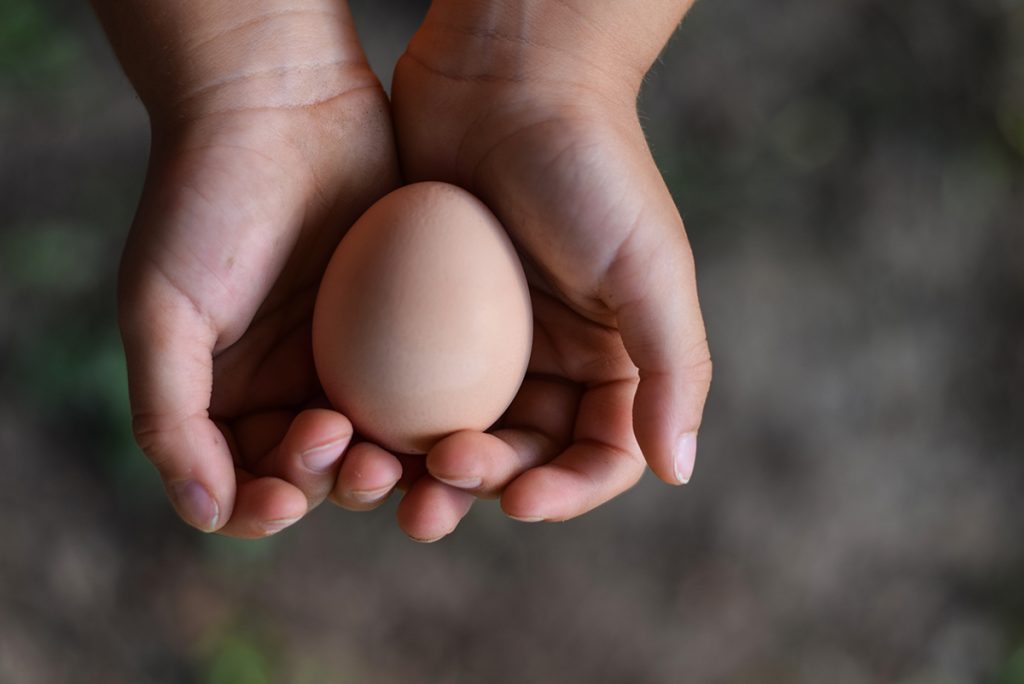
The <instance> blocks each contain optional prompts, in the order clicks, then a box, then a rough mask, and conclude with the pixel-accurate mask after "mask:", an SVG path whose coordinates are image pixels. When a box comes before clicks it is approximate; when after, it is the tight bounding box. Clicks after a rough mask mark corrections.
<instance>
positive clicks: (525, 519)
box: [508, 515, 544, 523]
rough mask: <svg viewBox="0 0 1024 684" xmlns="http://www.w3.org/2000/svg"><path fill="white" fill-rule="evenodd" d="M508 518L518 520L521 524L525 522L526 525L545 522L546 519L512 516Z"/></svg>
mask: <svg viewBox="0 0 1024 684" xmlns="http://www.w3.org/2000/svg"><path fill="white" fill-rule="evenodd" d="M508 517H510V518H512V519H513V520H518V521H519V522H524V523H539V522H544V518H535V517H530V516H518V515H510V516H508Z"/></svg>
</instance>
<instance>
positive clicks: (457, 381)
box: [313, 183, 533, 453]
mask: <svg viewBox="0 0 1024 684" xmlns="http://www.w3.org/2000/svg"><path fill="white" fill-rule="evenodd" d="M532 339H533V315H532V309H531V306H530V292H529V288H528V286H527V282H526V276H525V275H524V273H523V267H522V264H521V263H520V261H519V258H518V256H517V254H516V250H515V247H514V246H513V244H512V242H511V240H510V239H509V237H508V234H507V233H506V232H505V230H504V228H503V227H502V225H501V223H500V222H499V221H498V219H497V218H496V217H495V216H494V214H492V213H491V211H490V210H489V209H488V208H487V207H486V206H485V205H484V204H483V202H481V201H480V200H478V199H477V198H476V197H474V196H473V195H471V194H470V193H469V192H467V191H465V190H463V189H461V188H459V187H456V186H454V185H450V184H447V183H416V184H413V185H408V186H405V187H403V188H400V189H398V190H395V191H394V192H392V193H390V194H389V195H387V196H385V197H384V198H382V199H381V200H379V201H378V202H377V203H376V204H374V205H373V206H372V207H370V209H368V210H367V211H366V213H365V214H363V215H362V216H361V217H360V218H359V220H358V221H356V223H355V224H354V225H353V226H352V228H351V229H350V230H349V232H348V233H347V234H346V235H345V237H344V239H342V241H341V243H340V244H339V245H338V248H337V250H336V251H335V253H334V255H333V256H332V257H331V261H330V263H329V264H328V266H327V270H326V272H325V274H324V277H323V281H322V282H321V285H320V291H319V293H318V295H317V300H316V306H315V308H314V312H313V358H314V361H315V364H316V370H317V374H318V376H319V378H320V382H321V384H322V386H323V388H324V392H325V393H326V395H327V398H328V399H329V400H330V402H331V404H332V405H333V406H334V407H335V408H336V409H337V410H338V411H340V412H341V413H342V414H344V415H345V416H347V417H348V418H349V420H351V421H352V424H353V426H354V427H355V429H356V432H357V433H359V434H360V435H362V436H363V437H365V438H366V439H368V440H369V441H372V442H375V443H377V444H379V445H380V446H383V447H385V448H387V449H390V450H392V451H396V452H400V453H425V452H426V451H428V450H429V449H430V447H431V446H432V445H433V444H435V443H436V442H437V441H438V440H440V439H441V438H443V437H445V436H446V435H449V434H451V433H453V432H457V431H460V430H485V429H487V428H488V427H490V426H491V425H492V424H493V423H494V422H495V421H496V420H497V419H498V418H500V417H501V415H502V414H503V413H504V412H505V410H506V409H507V408H508V406H509V404H510V403H511V402H512V399H513V398H514V397H515V395H516V392H517V391H518V389H519V386H520V384H521V383H522V381H523V377H524V376H525V374H526V367H527V364H528V362H529V359H530V350H531V345H532Z"/></svg>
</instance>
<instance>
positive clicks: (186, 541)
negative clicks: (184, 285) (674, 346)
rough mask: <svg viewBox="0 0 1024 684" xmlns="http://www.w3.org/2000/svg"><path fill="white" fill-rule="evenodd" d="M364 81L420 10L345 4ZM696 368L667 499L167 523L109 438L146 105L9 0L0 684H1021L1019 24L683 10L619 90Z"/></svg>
mask: <svg viewBox="0 0 1024 684" xmlns="http://www.w3.org/2000/svg"><path fill="white" fill-rule="evenodd" d="M353 6H354V10H355V12H356V18H357V21H358V23H359V24H360V30H361V33H362V34H363V35H364V38H365V42H366V43H367V47H368V52H369V53H370V56H371V59H372V61H373V63H374V66H375V67H376V68H377V69H378V72H379V73H380V74H381V76H382V78H383V79H384V80H385V81H386V82H387V81H389V80H390V79H389V76H390V70H391V66H392V65H393V63H394V60H395V59H396V58H397V55H398V53H399V52H400V50H401V49H402V46H403V44H404V42H405V41H406V40H407V39H408V37H409V35H410V34H411V33H412V31H413V30H414V28H415V26H416V25H417V23H418V20H419V19H420V17H421V16H422V14H423V12H424V11H425V6H426V3H425V2H410V1H406V2H398V1H397V0H392V1H391V2H386V3H375V2H373V0H359V1H354V2H353ZM641 110H642V113H643V117H644V121H645V126H646V129H647V131H648V134H649V138H650V141H651V145H652V147H653V149H654V151H655V153H656V156H657V158H658V161H659V163H660V165H661V167H662V169H663V171H664V173H665V176H666V178H667V179H668V182H669V185H670V186H671V188H672V190H673V192H674V193H675V196H676V197H677V199H678V202H679V205H680V207H681V209H682V211H683V214H684V216H685V218H686V221H687V226H688V229H689V231H690V235H691V239H692V241H693V244H694V248H695V251H696V255H697V263H698V270H699V277H700V286H701V293H702V296H703V303H704V311H705V316H706V318H707V324H708V328H709V334H710V338H711V344H712V352H713V354H714V356H715V361H716V377H715V382H714V387H713V389H712V394H711V399H710V403H709V404H708V408H707V414H706V420H705V426H704V429H703V431H702V434H701V447H702V449H701V453H700V458H699V462H698V466H697V471H696V474H695V478H694V480H693V482H692V483H691V484H690V485H689V486H687V487H685V488H682V489H672V488H669V487H667V486H664V485H661V484H659V483H657V482H656V481H654V479H653V478H652V477H647V478H645V480H644V481H643V482H642V483H641V484H640V485H639V486H637V487H636V488H635V489H634V490H632V491H630V492H629V493H628V494H626V495H623V496H622V497H620V498H618V499H617V500H615V501H613V502H612V503H610V504H608V505H606V506H604V507H603V508H601V509H600V510H598V511H596V512H594V513H592V514H590V515H587V516H585V517H584V518H582V519H579V520H576V521H572V522H568V523H563V524H552V525H534V526H529V525H523V524H519V523H515V522H513V521H510V520H507V519H505V518H503V517H502V515H501V514H500V511H499V510H498V508H497V506H496V505H494V504H493V503H482V504H478V505H477V506H476V507H475V509H474V510H473V511H472V513H471V514H470V516H469V517H468V519H467V520H466V521H465V522H464V523H463V525H462V526H461V528H460V529H459V530H458V531H457V533H456V534H454V535H453V536H452V537H451V538H449V539H446V540H445V541H443V542H441V543H438V544H435V545H432V546H422V545H419V544H415V543H413V542H411V541H408V540H407V539H406V538H405V537H404V536H403V535H402V533H401V532H400V531H399V530H398V528H397V526H396V524H395V522H394V502H392V503H391V504H389V505H387V506H385V507H384V508H383V509H381V510H379V511H377V512H375V513H372V514H363V515H356V514H349V513H345V512H343V511H341V510H339V509H335V508H333V507H331V506H324V507H322V508H320V509H319V510H317V511H316V512H315V513H314V514H312V515H311V516H310V518H309V519H308V520H306V521H304V522H303V523H302V524H300V525H298V526H297V527H296V528H294V529H291V530H289V531H287V532H286V533H284V534H283V535H281V536H280V537H278V538H274V539H271V540H266V541H261V542H237V541H232V540H228V539H224V538H220V537H206V536H203V535H200V534H198V533H196V532H193V531H192V530H191V529H189V528H187V527H185V526H184V525H183V524H182V523H180V522H179V521H178V520H177V519H176V518H175V517H174V515H173V514H172V512H171V509H170V506H169V505H168V504H167V503H166V501H165V498H164V496H163V493H162V489H161V487H160V485H159V482H158V480H157V477H156V475H155V472H154V471H153V470H152V469H151V468H150V466H149V465H148V464H147V463H146V462H145V461H144V459H143V458H142V457H141V456H140V455H139V454H138V452H137V450H136V448H135V447H134V445H133V442H132V439H131V435H130V432H129V414H128V406H127V396H126V389H125V371H124V367H123V361H122V356H121V349H120V344H119V340H118V336H117V331H116V327H115V316H114V276H115V268H116V263H117V259H118V254H119V250H120V245H121V242H122V240H123V239H124V236H125V233H126V229H127V227H128V225H129V222H130V220H131V217H132V213H133V209H134V204H135V202H136V199H137V196H138V193H139V190H140V187H141V183H142V174H143V169H144V165H145V162H146V155H147V144H148V138H147V125H146V120H145V116H144V112H143V110H142V108H141V106H140V104H139V103H138V101H137V99H136V98H135V97H134V96H133V94H132V92H131V90H130V89H129V87H128V85H127V83H126V81H125V79H124V78H123V77H122V75H121V73H120V70H119V68H118V66H117V64H116V63H115V61H114V60H113V57H112V56H111V54H110V51H109V48H108V47H107V46H106V43H105V42H104V39H103V37H102V34H101V32H100V30H99V27H98V25H97V23H96V21H95V20H94V19H93V18H92V16H91V14H90V13H89V10H88V7H87V5H86V4H85V3H81V2H78V1H74V2H73V1H71V0H0V682H3V683H5V684H6V683H13V684H23V683H25V684H28V683H35V682H42V683H52V682H104V683H119V682H197V681H198V682H213V683H217V684H223V683H229V682H230V683H234V682H239V683H245V684H250V683H254V684H260V683H262V682H296V683H303V682H372V683H377V682H381V683H388V682H640V683H642V682H683V683H687V682H693V683H698V684H702V683H705V682H708V683H723V684H728V683H741V682H742V683H748V682H753V683H769V684H770V683H776V682H777V683H780V684H781V683H795V684H812V683H814V684H816V683H823V682H824V683H829V684H859V683H862V682H899V683H905V684H911V683H913V684H946V683H950V684H957V683H961V682H991V683H993V684H1022V683H1024V396H1022V393H1024V2H1022V1H1021V0H903V1H902V2H898V3H895V2H889V1H888V0H841V1H834V2H811V1H806V0H805V1H803V2H797V1H793V0H776V1H775V2H771V3H768V2H762V1H759V0H704V1H703V2H699V3H698V4H697V6H696V7H695V9H694V10H693V11H692V13H691V14H690V16H689V17H688V18H687V20H686V21H685V23H684V25H683V27H682V29H681V31H680V32H679V33H678V34H677V35H676V37H675V38H674V40H673V41H672V43H671V44H670V45H669V47H668V48H667V50H666V51H665V53H664V56H663V59H662V60H661V62H660V63H659V64H658V65H657V66H656V67H655V69H654V71H653V72H652V74H651V75H650V77H649V79H648V82H647V84H646V89H645V91H644V94H643V98H642V102H641Z"/></svg>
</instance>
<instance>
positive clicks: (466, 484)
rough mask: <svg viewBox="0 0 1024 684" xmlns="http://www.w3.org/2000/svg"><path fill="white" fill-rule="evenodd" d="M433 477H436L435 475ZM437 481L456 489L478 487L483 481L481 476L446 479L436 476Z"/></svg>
mask: <svg viewBox="0 0 1024 684" xmlns="http://www.w3.org/2000/svg"><path fill="white" fill-rule="evenodd" d="M434 477H437V476H436V475H435V476H434ZM437 479H438V481H440V482H444V483H445V484H446V485H448V486H449V487H455V488H456V489H478V488H479V487H480V485H482V484H483V483H484V481H483V479H482V478H479V477H469V478H466V479H464V480H447V479H445V478H443V477H438V478H437Z"/></svg>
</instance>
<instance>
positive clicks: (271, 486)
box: [219, 474, 308, 539]
mask: <svg viewBox="0 0 1024 684" xmlns="http://www.w3.org/2000/svg"><path fill="white" fill-rule="evenodd" d="M307 510H308V507H307V503H306V496H305V494H303V493H302V490H300V489H299V488H298V487H296V486H295V485H293V484H289V483H288V482H285V481H284V480H281V479H279V478H276V477H260V478H255V479H248V478H247V477H246V476H245V475H244V474H240V475H239V485H238V494H237V496H236V498H235V508H234V513H233V515H232V516H231V519H230V520H229V521H228V522H227V524H226V525H224V526H223V527H222V528H221V529H220V530H219V532H220V533H221V534H224V535H227V536H229V537H239V538H241V539H259V538H261V537H267V536H269V535H272V534H276V533H278V532H280V531H281V530H283V529H285V528H286V527H289V526H291V525H293V524H295V523H296V522H298V521H299V519H301V518H302V516H304V515H305V514H306V511H307Z"/></svg>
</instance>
